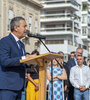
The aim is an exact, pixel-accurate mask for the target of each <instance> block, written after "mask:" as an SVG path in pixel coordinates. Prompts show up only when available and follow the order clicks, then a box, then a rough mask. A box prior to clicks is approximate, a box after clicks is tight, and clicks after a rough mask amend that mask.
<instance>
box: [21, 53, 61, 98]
mask: <svg viewBox="0 0 90 100" xmlns="http://www.w3.org/2000/svg"><path fill="white" fill-rule="evenodd" d="M60 56H63V55H60V54H55V53H45V54H42V55H39V56H36V57H32V58H28V59H24V60H20V62H21V63H27V64H38V65H39V100H46V67H47V64H48V62H49V61H51V60H52V59H54V58H59V57H60Z"/></svg>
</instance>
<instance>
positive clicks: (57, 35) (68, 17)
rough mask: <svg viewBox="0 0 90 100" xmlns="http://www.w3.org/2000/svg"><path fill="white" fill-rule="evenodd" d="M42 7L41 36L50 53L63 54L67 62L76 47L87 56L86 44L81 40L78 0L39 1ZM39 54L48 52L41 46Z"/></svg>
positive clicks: (79, 4)
mask: <svg viewBox="0 0 90 100" xmlns="http://www.w3.org/2000/svg"><path fill="white" fill-rule="evenodd" d="M41 4H42V5H43V6H44V7H43V8H42V11H41V19H40V21H41V34H42V35H45V36H46V40H45V41H44V42H45V44H46V45H47V47H48V48H49V49H50V51H53V52H58V51H63V52H64V53H65V60H68V55H69V54H70V52H72V51H75V50H76V48H77V47H83V48H84V56H85V57H87V56H88V51H87V49H88V45H87V44H88V42H87V41H84V40H83V39H82V29H81V28H82V24H81V19H82V14H81V4H82V2H81V1H80V0H41ZM40 51H41V53H45V52H48V51H47V50H46V49H45V47H44V46H43V45H41V46H40Z"/></svg>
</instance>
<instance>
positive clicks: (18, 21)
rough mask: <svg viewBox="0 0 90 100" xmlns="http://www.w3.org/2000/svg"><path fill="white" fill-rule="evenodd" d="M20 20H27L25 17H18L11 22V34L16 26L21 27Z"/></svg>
mask: <svg viewBox="0 0 90 100" xmlns="http://www.w3.org/2000/svg"><path fill="white" fill-rule="evenodd" d="M20 20H25V19H24V18H23V17H21V16H18V17H14V18H13V19H12V20H11V22H10V30H11V32H13V31H14V26H18V27H19V26H20Z"/></svg>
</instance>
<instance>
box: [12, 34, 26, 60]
mask: <svg viewBox="0 0 90 100" xmlns="http://www.w3.org/2000/svg"><path fill="white" fill-rule="evenodd" d="M11 34H12V36H13V37H14V39H15V40H16V42H17V41H18V40H19V39H18V38H17V37H16V36H15V35H14V34H13V33H11ZM17 45H18V47H19V48H20V46H19V44H18V43H17ZM23 54H24V50H23ZM21 59H25V56H22V57H21Z"/></svg>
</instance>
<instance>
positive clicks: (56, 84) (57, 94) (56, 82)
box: [47, 59, 67, 100]
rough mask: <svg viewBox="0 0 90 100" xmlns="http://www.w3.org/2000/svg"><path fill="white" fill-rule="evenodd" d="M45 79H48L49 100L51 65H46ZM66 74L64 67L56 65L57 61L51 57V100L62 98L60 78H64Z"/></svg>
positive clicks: (61, 99)
mask: <svg viewBox="0 0 90 100" xmlns="http://www.w3.org/2000/svg"><path fill="white" fill-rule="evenodd" d="M47 79H48V80H49V100H51V93H52V91H51V90H52V89H51V86H52V85H51V67H50V66H49V67H47ZM66 79H67V75H66V72H65V70H64V68H62V69H61V68H60V67H58V64H57V61H56V60H55V59H53V100H63V91H62V90H63V89H62V80H66Z"/></svg>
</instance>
